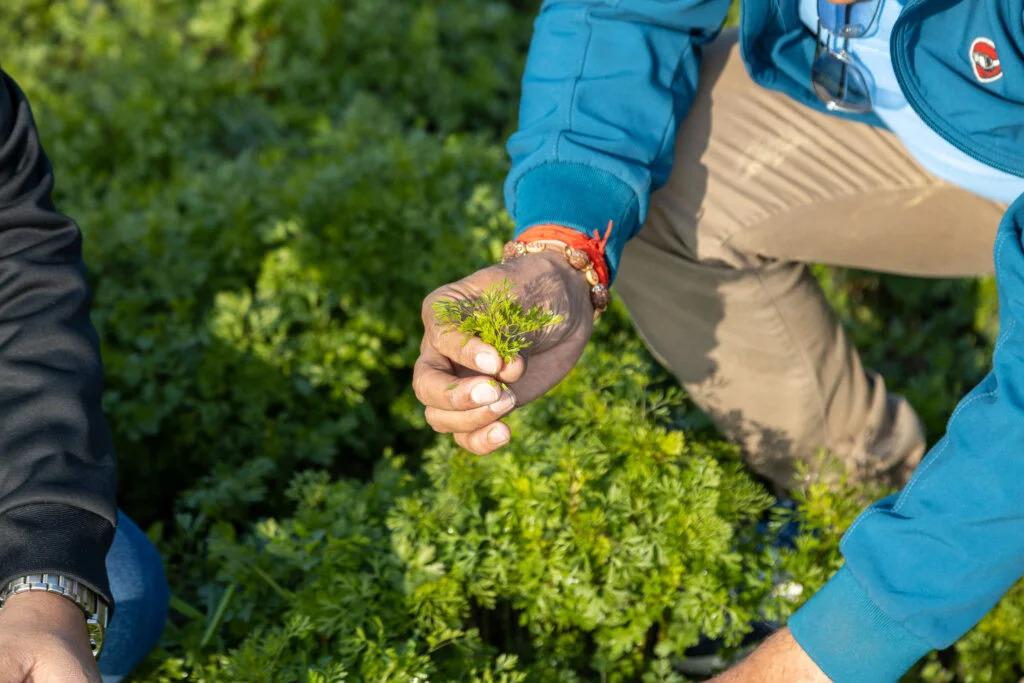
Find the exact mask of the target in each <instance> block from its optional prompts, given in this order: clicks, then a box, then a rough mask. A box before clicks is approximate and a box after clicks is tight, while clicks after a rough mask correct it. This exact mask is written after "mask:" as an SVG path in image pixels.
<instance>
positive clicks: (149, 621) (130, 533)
mask: <svg viewBox="0 0 1024 683" xmlns="http://www.w3.org/2000/svg"><path fill="white" fill-rule="evenodd" d="M107 573H108V574H109V575H110V590H111V592H112V594H113V596H114V603H115V605H116V607H115V610H114V618H113V619H112V620H111V622H110V626H109V627H108V629H107V637H106V643H105V644H104V646H103V652H102V653H101V654H100V662H99V664H100V672H101V673H102V674H103V680H104V683H117V681H120V680H121V678H122V677H124V676H127V675H128V674H129V673H131V670H132V669H134V668H135V666H136V665H137V664H138V663H139V662H140V661H142V658H143V657H145V656H146V654H147V653H148V652H149V651H150V650H152V649H153V647H154V646H155V645H156V643H157V641H158V640H159V639H160V633H161V632H162V631H163V628H164V622H166V621H167V610H168V605H169V602H170V596H171V594H170V590H169V589H168V587H167V579H166V577H165V576H164V567H163V562H161V560H160V553H159V552H158V551H157V549H156V547H154V545H153V544H152V543H150V541H149V539H148V538H147V537H146V534H144V533H142V530H141V529H140V528H139V527H138V526H136V524H135V522H133V521H132V520H130V519H129V518H128V516H127V515H125V514H124V513H123V512H120V511H118V513H117V533H116V534H115V535H114V543H113V545H112V546H111V547H110V552H109V553H107Z"/></svg>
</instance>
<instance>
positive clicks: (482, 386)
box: [469, 382, 498, 406]
mask: <svg viewBox="0 0 1024 683" xmlns="http://www.w3.org/2000/svg"><path fill="white" fill-rule="evenodd" d="M469 397H470V398H471V399H473V403H475V404H477V405H478V406H485V405H487V404H488V403H494V402H495V401H497V400H498V390H497V389H495V388H494V387H492V386H491V385H490V384H489V383H487V382H480V383H479V384H477V385H476V386H474V387H473V390H472V391H470V392H469Z"/></svg>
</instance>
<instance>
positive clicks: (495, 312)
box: [433, 279, 562, 363]
mask: <svg viewBox="0 0 1024 683" xmlns="http://www.w3.org/2000/svg"><path fill="white" fill-rule="evenodd" d="M433 308H434V315H435V316H436V317H437V321H438V323H439V324H440V325H442V326H444V327H448V328H450V329H452V330H455V331H457V332H461V333H462V334H463V335H465V337H466V339H469V338H470V337H480V339H482V340H483V341H485V342H487V343H488V344H490V345H491V346H493V347H494V348H495V350H497V352H498V353H499V354H500V355H501V357H502V358H504V359H505V362H506V363H509V362H511V361H512V359H513V358H515V357H516V354H518V353H519V352H520V351H523V350H525V349H527V348H529V347H530V345H531V344H532V343H533V341H532V335H533V334H535V333H537V332H539V331H541V330H543V329H544V328H546V327H550V326H552V325H557V324H558V323H560V322H561V321H562V316H561V315H558V314H555V313H552V312H551V311H546V310H544V309H543V308H542V307H541V306H531V307H530V308H524V307H523V305H522V304H521V303H519V298H518V297H517V296H516V295H515V292H514V291H513V284H512V281H511V280H508V279H505V280H502V281H500V282H495V283H493V284H491V285H490V286H488V287H487V288H486V289H485V290H484V291H483V293H482V294H481V295H480V296H478V297H473V298H468V299H457V298H450V299H440V300H439V301H435V302H434V305H433Z"/></svg>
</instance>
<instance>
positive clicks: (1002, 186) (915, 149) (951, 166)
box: [800, 0, 1024, 203]
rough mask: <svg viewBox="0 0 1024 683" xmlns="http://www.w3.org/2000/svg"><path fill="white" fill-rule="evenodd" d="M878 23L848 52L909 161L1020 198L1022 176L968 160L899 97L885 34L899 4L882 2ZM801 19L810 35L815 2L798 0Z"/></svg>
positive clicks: (998, 197) (967, 185)
mask: <svg viewBox="0 0 1024 683" xmlns="http://www.w3.org/2000/svg"><path fill="white" fill-rule="evenodd" d="M881 2H882V7H881V15H880V17H879V19H878V22H877V25H876V27H875V28H873V29H872V30H871V32H870V33H869V34H868V35H867V36H865V37H863V38H857V39H852V40H850V42H849V47H848V51H849V52H850V53H851V55H852V56H853V59H854V61H855V62H856V63H857V64H858V65H860V66H861V67H862V68H863V70H864V72H865V74H866V75H867V77H868V80H869V81H870V82H872V83H873V86H874V87H873V88H872V90H871V96H872V103H873V105H874V112H875V114H877V115H878V118H880V119H882V121H883V122H884V123H885V125H886V126H888V127H889V130H891V131H892V132H893V133H894V134H895V135H896V137H898V138H899V139H900V142H902V143H903V146H904V147H905V148H906V150H907V151H908V152H909V153H910V155H911V156H913V157H914V159H916V160H917V162H918V163H920V164H921V165H922V166H924V167H925V168H926V169H927V170H928V171H929V172H931V173H932V174H934V175H936V176H938V177H939V178H942V179H943V180H945V181H947V182H949V183H952V184H954V185H958V186H960V187H962V188H964V189H966V190H970V191H971V192H974V193H975V194H978V195H980V196H982V197H987V198H988V199H993V200H995V201H999V202H1006V203H1010V202H1012V201H1013V200H1015V199H1016V198H1017V197H1019V196H1020V195H1021V194H1024V178H1020V177H1017V176H1014V175H1010V174H1009V173H1004V172H1003V171H999V170H997V169H995V168H992V167H991V166H988V165H986V164H983V163H982V162H980V161H978V160H976V159H974V158H973V157H970V156H968V155H967V154H966V153H964V152H961V151H960V150H959V149H957V148H956V147H954V146H953V145H952V144H950V143H949V142H947V141H946V140H945V139H943V138H942V137H941V136H939V134H938V133H936V132H935V131H933V130H932V129H931V128H929V127H928V124H926V123H925V122H924V121H922V120H921V118H920V117H919V116H918V115H917V112H915V111H914V110H913V109H912V108H911V107H910V105H909V104H907V100H906V98H905V97H904V96H903V92H902V91H901V90H900V86H899V83H897V81H896V75H895V74H894V73H893V68H892V61H891V59H890V57H889V36H890V35H891V34H892V27H893V24H894V23H895V22H896V17H898V16H899V13H900V10H901V9H902V6H901V5H900V3H898V2H895V1H894V0H881ZM800 20H801V21H803V23H804V24H806V25H807V26H808V27H809V28H810V29H811V31H816V30H817V26H818V6H817V2H816V0H800Z"/></svg>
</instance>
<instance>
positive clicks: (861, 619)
mask: <svg viewBox="0 0 1024 683" xmlns="http://www.w3.org/2000/svg"><path fill="white" fill-rule="evenodd" d="M789 630H790V631H791V632H792V633H793V637H794V638H795V639H796V641H797V642H798V643H799V644H800V647H801V648H803V650H804V652H806V653H807V654H808V655H809V656H810V658H811V659H813V660H814V663H815V664H817V665H818V667H819V668H821V670H822V671H824V672H825V673H826V674H827V675H828V677H829V678H831V679H832V680H833V681H835V683H876V682H877V683H893V682H895V681H898V680H899V679H900V676H902V675H903V674H904V673H906V671H907V670H908V669H909V668H910V667H912V666H913V665H914V663H915V662H916V661H917V660H919V659H920V658H921V657H923V656H924V655H926V654H928V652H929V651H930V650H931V649H932V648H931V647H930V646H929V645H928V644H927V643H925V642H924V641H922V640H921V639H920V638H918V637H917V636H915V635H913V634H911V633H910V632H908V631H907V630H906V629H905V628H903V626H902V625H901V624H900V623H899V622H897V621H895V620H894V619H892V618H891V617H890V616H889V615H887V614H885V613H884V612H882V610H881V609H879V608H878V606H877V605H875V603H873V602H872V601H871V600H870V598H868V595H867V593H865V592H864V589H863V588H862V587H861V585H860V584H859V583H858V582H857V579H856V578H854V576H853V574H852V573H851V572H850V571H849V570H848V569H847V568H846V567H843V568H842V569H840V570H839V571H838V572H836V574H835V576H833V577H832V578H831V579H830V580H829V582H828V583H826V584H825V586H824V587H823V588H822V589H821V590H820V591H818V592H817V594H815V595H814V597H812V598H811V599H810V600H809V601H808V602H807V603H806V604H805V605H804V606H803V607H801V608H800V609H799V610H798V611H797V612H796V614H794V615H793V616H792V617H790V619H789Z"/></svg>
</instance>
